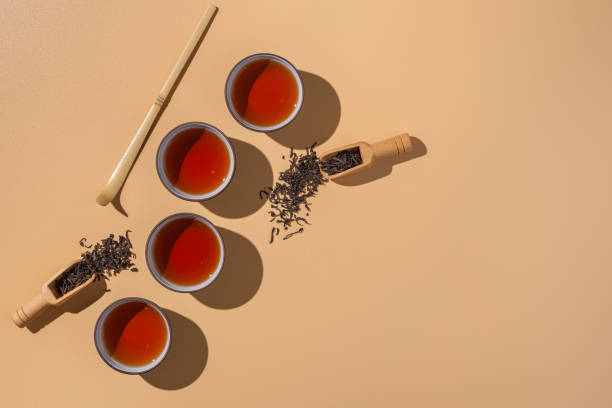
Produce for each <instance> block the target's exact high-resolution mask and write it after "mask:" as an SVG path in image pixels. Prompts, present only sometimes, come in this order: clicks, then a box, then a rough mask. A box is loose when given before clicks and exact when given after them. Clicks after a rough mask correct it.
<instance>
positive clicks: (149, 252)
mask: <svg viewBox="0 0 612 408" xmlns="http://www.w3.org/2000/svg"><path fill="white" fill-rule="evenodd" d="M178 218H191V219H194V220H198V221H200V222H201V223H203V224H206V226H208V227H209V228H210V229H211V230H212V231H213V232H214V233H215V236H216V237H217V240H218V242H219V248H220V252H219V263H218V264H217V267H216V268H215V271H214V272H213V273H212V274H211V275H210V276H209V277H208V279H206V280H205V281H203V282H200V283H198V284H196V285H191V286H183V285H177V284H176V283H174V282H170V281H169V280H167V279H166V278H164V276H163V275H162V274H161V272H160V271H159V270H158V268H157V265H156V262H155V257H154V256H153V250H154V247H155V240H156V239H157V236H158V234H159V231H160V230H161V229H162V227H164V226H165V225H166V224H168V223H169V222H171V221H174V220H176V219H178ZM145 256H146V259H147V265H148V267H149V270H150V271H151V274H152V275H153V277H154V278H155V279H156V280H157V281H158V282H159V283H161V284H162V285H164V286H165V287H167V288H168V289H171V290H174V291H176V292H195V291H198V290H200V289H203V288H205V287H206V286H208V285H210V284H211V283H212V282H213V281H214V280H215V279H216V278H217V276H218V275H219V272H221V269H222V268H223V262H224V260H225V247H224V246H223V239H222V238H221V234H219V231H218V230H217V228H215V226H214V225H213V223H212V222H210V221H208V220H207V219H206V218H204V217H202V216H201V215H197V214H193V213H178V214H174V215H171V216H169V217H166V218H164V219H163V220H161V221H160V222H159V223H158V224H157V225H156V226H155V227H154V228H153V231H151V234H150V235H149V239H147V245H146V249H145Z"/></svg>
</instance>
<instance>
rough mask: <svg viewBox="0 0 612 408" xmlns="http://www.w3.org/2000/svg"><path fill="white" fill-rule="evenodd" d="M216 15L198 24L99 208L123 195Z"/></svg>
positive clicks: (207, 15)
mask: <svg viewBox="0 0 612 408" xmlns="http://www.w3.org/2000/svg"><path fill="white" fill-rule="evenodd" d="M216 13H217V6H214V5H210V6H208V9H206V12H205V13H204V15H203V16H202V18H201V19H200V22H199V23H198V26H197V27H196V29H195V30H194V32H193V34H191V37H190V38H189V41H188V42H187V45H186V46H185V48H184V49H183V53H182V54H181V56H180V57H179V59H178V61H177V62H176V64H175V65H174V68H173V69H172V72H171V73H170V75H169V76H168V79H167V80H166V82H165V83H164V85H163V86H162V89H161V91H160V93H159V96H158V97H157V99H156V100H155V102H153V105H152V106H151V108H150V109H149V112H148V113H147V116H145V118H144V120H143V122H142V124H141V125H140V127H139V128H138V130H137V131H136V134H135V135H134V137H133V138H132V141H131V142H130V145H129V146H128V148H127V150H126V151H125V153H124V154H123V156H122V157H121V160H119V164H117V167H115V171H113V174H111V176H110V178H109V179H108V182H107V183H106V186H104V189H103V190H102V192H101V193H100V194H99V195H98V197H97V198H96V201H97V202H98V204H100V205H107V204H108V203H110V202H111V201H113V199H114V198H115V196H116V195H117V193H119V190H121V187H122V186H123V183H125V180H126V179H127V176H128V174H129V173H130V169H131V168H132V166H133V165H134V162H135V161H136V157H137V156H138V152H139V151H140V149H141V148H142V146H143V144H144V142H145V140H146V137H147V134H148V133H149V131H150V130H151V128H152V127H153V124H154V123H155V120H156V119H157V117H158V116H159V114H160V112H161V108H162V106H163V105H164V104H165V103H166V102H167V99H168V96H169V95H170V92H171V91H172V88H174V86H175V85H176V84H177V82H178V80H179V77H180V75H181V72H182V71H183V70H184V69H185V66H186V65H187V62H188V61H189V59H190V58H191V56H192V54H193V53H194V52H195V49H196V46H197V45H198V42H199V41H200V38H202V36H203V35H204V33H205V32H206V29H207V28H208V26H209V24H210V23H211V21H212V19H213V17H214V16H215V14H216Z"/></svg>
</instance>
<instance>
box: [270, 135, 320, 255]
mask: <svg viewBox="0 0 612 408" xmlns="http://www.w3.org/2000/svg"><path fill="white" fill-rule="evenodd" d="M314 146H315V145H314V144H313V145H312V146H310V147H309V148H307V149H306V153H305V154H300V155H298V154H297V153H295V152H294V151H293V148H291V152H290V153H289V159H288V160H289V168H288V169H287V170H285V171H283V172H281V173H280V175H279V177H278V181H277V182H276V184H275V185H274V187H267V188H266V189H265V190H261V191H260V192H259V196H260V198H262V199H263V198H267V199H268V201H269V202H270V207H271V210H270V211H268V214H269V215H270V217H271V219H270V222H274V223H275V224H276V225H275V226H273V227H272V232H271V234H270V243H272V242H274V237H275V236H276V235H278V234H279V233H280V229H281V228H283V230H285V231H287V230H289V228H291V227H293V226H294V224H297V226H299V228H298V229H297V230H295V231H293V232H290V233H288V234H286V235H285V236H284V237H283V239H288V238H291V237H292V236H294V235H295V234H299V233H301V232H303V231H304V227H303V226H304V225H305V224H309V222H308V221H307V220H306V218H304V217H302V216H301V215H300V214H301V212H302V207H303V208H304V209H306V211H307V212H306V216H309V215H310V202H309V201H308V200H309V199H310V198H311V197H313V196H315V195H316V194H317V192H318V189H319V186H321V185H322V184H325V183H326V182H327V181H328V180H327V179H326V178H325V177H324V176H323V174H322V173H321V169H320V168H319V159H318V158H317V153H316V152H315V151H314ZM283 158H285V157H284V156H283Z"/></svg>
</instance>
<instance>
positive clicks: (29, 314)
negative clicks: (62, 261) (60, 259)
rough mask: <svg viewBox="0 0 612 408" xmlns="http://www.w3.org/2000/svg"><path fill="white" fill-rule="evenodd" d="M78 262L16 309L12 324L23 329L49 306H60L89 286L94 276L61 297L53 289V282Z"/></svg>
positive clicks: (55, 276)
mask: <svg viewBox="0 0 612 408" xmlns="http://www.w3.org/2000/svg"><path fill="white" fill-rule="evenodd" d="M80 261H81V260H80V259H78V260H76V261H74V262H72V263H71V264H70V265H69V266H68V267H66V268H64V269H62V270H60V271H59V272H58V273H56V274H55V275H53V277H52V278H51V279H49V280H48V281H47V282H46V283H45V284H44V285H43V286H42V291H41V293H40V294H39V295H38V296H36V297H35V298H34V299H32V300H30V301H29V302H28V303H26V304H25V305H23V306H19V307H18V308H17V311H15V313H13V315H12V316H11V318H12V319H13V323H15V324H16V325H17V326H19V327H23V326H25V325H26V324H28V323H29V322H30V321H31V320H32V319H34V317H36V316H37V315H38V314H39V313H41V312H43V311H44V310H45V309H47V308H48V307H49V306H58V305H61V304H62V303H64V302H65V301H67V300H68V299H70V298H71V297H73V296H74V295H76V294H77V293H79V292H80V291H82V290H83V289H85V287H86V286H87V285H89V284H91V283H92V282H93V281H94V279H95V278H96V275H95V274H93V275H91V278H89V279H87V280H86V281H85V282H83V283H82V284H81V285H79V286H77V287H76V288H74V289H72V290H71V291H70V292H68V293H66V294H65V295H63V296H60V294H59V293H57V291H56V289H55V285H54V283H55V280H56V279H57V278H59V277H60V276H61V275H62V274H63V273H64V272H66V271H67V270H68V269H70V268H71V267H72V266H73V265H74V264H76V263H77V262H80Z"/></svg>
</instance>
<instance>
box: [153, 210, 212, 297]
mask: <svg viewBox="0 0 612 408" xmlns="http://www.w3.org/2000/svg"><path fill="white" fill-rule="evenodd" d="M152 252H153V260H154V262H155V267H156V269H157V270H158V271H159V274H160V275H162V276H163V277H164V278H165V279H166V280H168V281H169V282H172V283H174V284H176V285H180V286H193V285H197V284H200V283H202V282H204V281H205V280H206V279H208V278H209V277H210V276H211V275H212V274H213V273H214V272H215V270H216V269H217V266H218V265H219V261H220V259H221V245H220V244H219V240H218V239H217V235H216V234H215V232H214V231H213V230H212V229H211V228H210V227H209V226H208V225H207V224H205V223H203V222H202V221H200V220H198V219H195V218H192V217H188V216H186V217H181V218H176V219H174V220H172V221H170V222H168V223H167V224H165V225H164V226H163V227H161V229H160V230H159V231H158V233H157V236H156V238H155V241H154V242H153V251H152Z"/></svg>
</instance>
